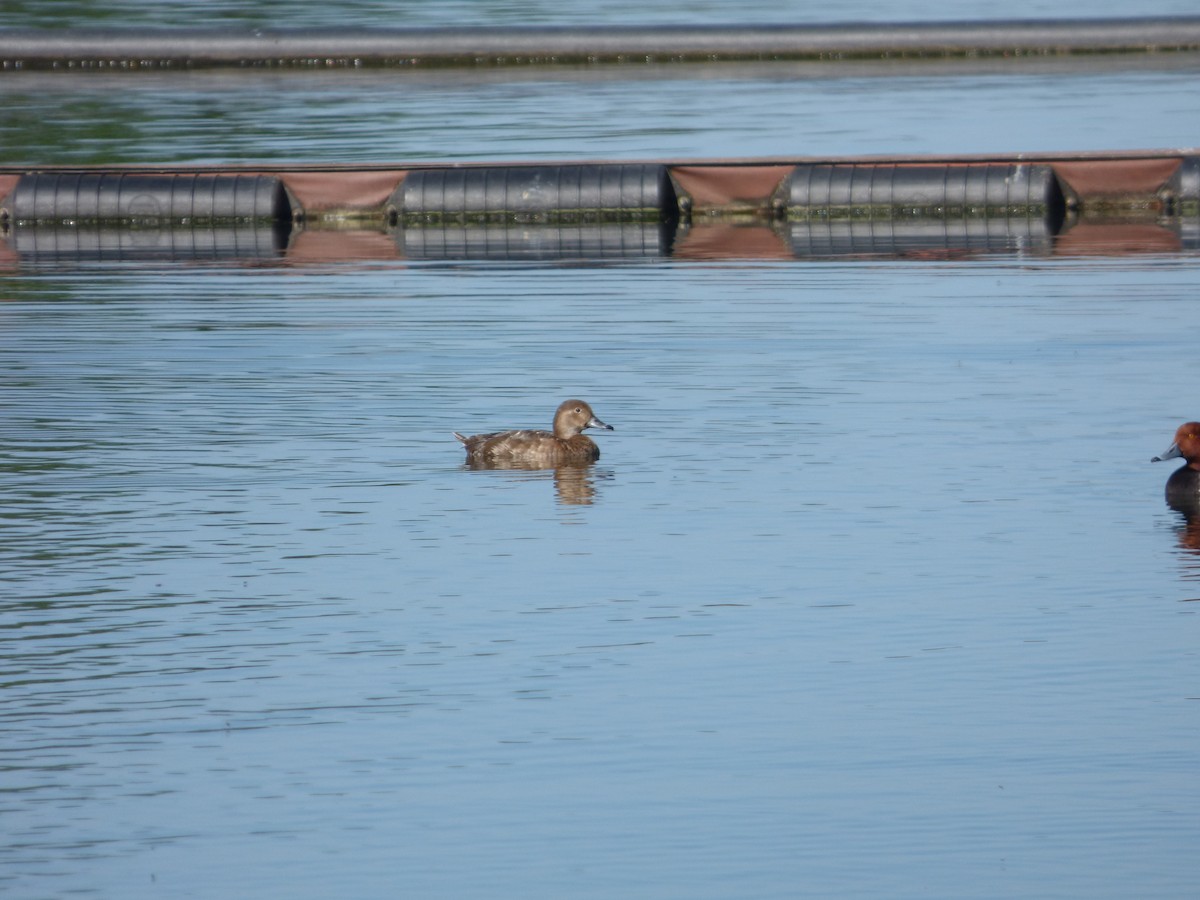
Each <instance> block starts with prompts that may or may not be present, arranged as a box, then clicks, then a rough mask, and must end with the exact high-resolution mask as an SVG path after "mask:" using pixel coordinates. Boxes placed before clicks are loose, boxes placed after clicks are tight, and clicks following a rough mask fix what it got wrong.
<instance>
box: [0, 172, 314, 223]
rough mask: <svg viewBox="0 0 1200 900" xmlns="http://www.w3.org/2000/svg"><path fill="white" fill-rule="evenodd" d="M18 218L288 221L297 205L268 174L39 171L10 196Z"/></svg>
mask: <svg viewBox="0 0 1200 900" xmlns="http://www.w3.org/2000/svg"><path fill="white" fill-rule="evenodd" d="M10 207H11V210H10V214H11V217H12V219H13V221H14V222H16V223H22V222H29V223H33V222H43V223H49V222H70V223H76V224H79V223H92V224H118V223H120V224H129V223H137V222H153V223H156V224H161V223H178V224H197V223H211V222H282V221H289V220H290V218H291V208H290V204H289V202H288V198H287V191H285V190H284V187H283V184H282V182H280V180H279V179H278V178H273V177H271V176H268V175H185V174H145V173H126V172H104V173H86V172H36V173H33V174H29V175H23V176H21V178H20V180H19V181H18V182H17V186H16V188H15V189H14V190H13V193H12V195H11V199H10Z"/></svg>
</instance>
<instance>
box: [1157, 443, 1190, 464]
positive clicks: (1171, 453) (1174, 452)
mask: <svg viewBox="0 0 1200 900" xmlns="http://www.w3.org/2000/svg"><path fill="white" fill-rule="evenodd" d="M1181 456H1183V454H1182V453H1180V452H1179V445H1178V444H1172V445H1171V446H1170V447H1168V448H1167V449H1166V452H1165V453H1163V455H1162V456H1156V457H1154V459H1152V460H1150V462H1163V461H1164V460H1167V459H1179V457H1181Z"/></svg>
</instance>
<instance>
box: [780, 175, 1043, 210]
mask: <svg viewBox="0 0 1200 900" xmlns="http://www.w3.org/2000/svg"><path fill="white" fill-rule="evenodd" d="M782 191H783V199H784V202H785V203H786V206H787V213H788V217H789V218H806V217H810V216H813V215H820V216H823V217H826V216H827V217H835V218H841V217H854V216H879V215H883V216H918V217H937V218H941V217H944V216H976V215H978V216H996V215H1031V216H1050V217H1052V218H1061V210H1062V208H1063V196H1062V189H1061V188H1060V187H1059V184H1058V179H1057V178H1055V176H1054V171H1053V170H1052V169H1051V168H1050V167H1049V166H1045V165H1022V164H1012V165H1008V164H1003V165H991V164H987V165H975V164H966V165H895V164H874V163H862V164H853V163H851V164H838V165H803V166H797V167H796V168H795V170H794V171H793V172H792V174H791V175H789V176H788V178H787V180H786V181H785V183H784V185H783V188H782Z"/></svg>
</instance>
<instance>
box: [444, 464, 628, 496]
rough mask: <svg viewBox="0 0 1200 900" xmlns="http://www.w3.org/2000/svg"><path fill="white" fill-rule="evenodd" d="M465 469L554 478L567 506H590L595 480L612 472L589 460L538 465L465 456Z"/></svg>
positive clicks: (518, 477) (527, 476)
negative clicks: (566, 463) (599, 467)
mask: <svg viewBox="0 0 1200 900" xmlns="http://www.w3.org/2000/svg"><path fill="white" fill-rule="evenodd" d="M465 468H467V469H472V470H475V471H479V470H483V469H490V470H504V471H509V472H513V473H514V475H513V477H514V478H516V479H520V480H528V481H532V480H537V481H542V480H546V479H548V478H553V479H554V490H555V493H556V494H557V496H558V502H559V503H562V504H564V505H567V506H589V505H591V504H592V503H594V502H595V500H596V482H597V481H598V480H600V479H603V478H606V477H610V475H611V473H610V472H608V471H607V470H603V471H601V470H598V469H597V467H596V466H594V465H592V464H590V463H579V464H570V465H561V466H539V465H533V464H531V463H528V462H517V461H513V460H510V459H502V460H476V459H468V460H467V464H466V466H465Z"/></svg>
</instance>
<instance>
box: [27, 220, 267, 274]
mask: <svg viewBox="0 0 1200 900" xmlns="http://www.w3.org/2000/svg"><path fill="white" fill-rule="evenodd" d="M12 247H13V249H14V250H15V251H16V253H17V256H18V258H19V259H20V261H21V262H22V263H23V264H26V263H28V264H33V265H37V264H38V263H61V262H63V261H70V262H93V261H95V262H116V261H121V260H149V261H153V260H182V261H204V260H207V259H212V260H237V259H276V258H278V257H280V256H281V255H283V253H284V252H285V251H286V249H287V226H286V225H281V226H272V225H259V226H254V225H245V226H241V227H237V226H230V227H218V228H94V227H83V228H76V227H72V226H68V225H22V226H18V227H16V228H14V229H13V232H12Z"/></svg>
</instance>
